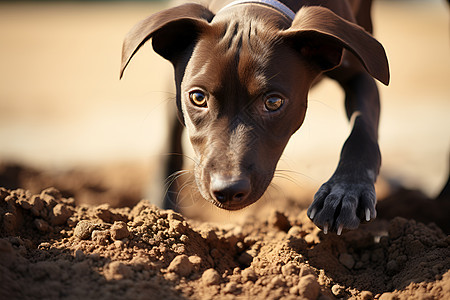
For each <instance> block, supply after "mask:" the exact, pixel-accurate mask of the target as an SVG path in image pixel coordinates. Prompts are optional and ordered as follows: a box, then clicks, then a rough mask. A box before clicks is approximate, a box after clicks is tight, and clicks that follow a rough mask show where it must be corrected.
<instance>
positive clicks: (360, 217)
mask: <svg viewBox="0 0 450 300" xmlns="http://www.w3.org/2000/svg"><path fill="white" fill-rule="evenodd" d="M375 203H376V197H375V189H374V186H373V184H369V183H367V184H361V183H358V184H349V183H333V182H327V183H325V184H323V185H322V186H321V188H320V189H319V191H318V192H317V193H316V195H315V196H314V201H313V203H312V204H311V206H310V207H309V209H308V212H307V214H308V217H309V218H310V219H311V220H313V222H314V223H315V224H316V225H317V226H318V227H319V228H322V229H323V231H324V233H327V232H328V231H334V232H336V233H337V234H341V233H342V231H343V230H344V229H356V228H357V227H358V226H359V224H360V222H361V221H370V220H371V219H374V218H375V217H376V210H375Z"/></svg>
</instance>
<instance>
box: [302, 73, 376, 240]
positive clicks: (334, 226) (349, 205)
mask: <svg viewBox="0 0 450 300" xmlns="http://www.w3.org/2000/svg"><path fill="white" fill-rule="evenodd" d="M348 71H349V70H345V69H344V68H342V67H341V68H338V69H337V70H335V71H332V72H330V74H328V75H329V76H330V77H332V78H334V79H336V80H338V82H339V83H340V84H341V85H342V87H343V88H344V91H345V95H346V99H345V106H346V111H347V115H348V117H349V118H350V119H351V120H352V122H353V129H352V131H351V134H350V136H349V137H348V139H347V141H346V142H345V144H344V146H343V148H342V152H341V157H340V160H339V164H338V166H337V168H336V171H335V172H334V174H333V175H332V176H331V178H330V179H329V180H328V181H327V182H326V183H325V184H323V185H322V186H321V187H320V189H319V190H318V192H317V193H316V195H315V196H314V201H313V203H312V204H311V206H310V207H309V209H308V216H309V217H310V218H311V219H312V220H313V221H314V223H315V224H316V225H317V226H319V227H320V228H322V229H323V230H324V232H325V233H326V232H327V231H328V230H333V231H337V233H338V234H341V232H342V230H343V229H344V228H347V229H355V228H357V227H358V226H359V224H360V221H361V220H365V221H369V220H370V219H373V218H375V217H376V210H375V204H376V195H375V188H374V183H375V180H376V177H377V175H378V172H379V168H380V164H381V155H380V150H379V147H378V141H377V140H378V120H379V113H380V101H379V94H378V89H377V86H376V83H375V80H374V79H373V78H372V77H371V76H370V75H369V74H367V73H365V72H364V71H361V72H357V73H354V72H350V75H349V72H348Z"/></svg>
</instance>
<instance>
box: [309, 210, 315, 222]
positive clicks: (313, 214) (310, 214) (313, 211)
mask: <svg viewBox="0 0 450 300" xmlns="http://www.w3.org/2000/svg"><path fill="white" fill-rule="evenodd" d="M316 212H317V210H316V209H315V208H313V209H311V212H310V213H309V218H310V219H311V220H314V217H315V216H316Z"/></svg>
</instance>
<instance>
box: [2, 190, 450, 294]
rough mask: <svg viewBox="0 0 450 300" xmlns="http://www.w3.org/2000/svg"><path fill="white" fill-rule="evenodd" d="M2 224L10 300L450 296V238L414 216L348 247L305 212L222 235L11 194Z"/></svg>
mask: <svg viewBox="0 0 450 300" xmlns="http://www.w3.org/2000/svg"><path fill="white" fill-rule="evenodd" d="M0 222H1V227H0V228H1V232H0V268H1V270H0V277H1V278H0V285H1V288H0V297H1V298H2V299H38V298H39V299H57V298H64V299H81V298H85V299H94V298H98V299H141V298H142V299H148V298H149V297H150V296H152V297H167V298H170V299H185V298H190V299H209V298H214V299H234V298H244V299H251V298H256V297H258V298H267V299H290V298H292V299H298V298H299V296H300V298H303V299H318V298H320V299H335V298H357V299H373V298H375V299H377V298H379V299H419V298H420V299H447V298H449V297H450V271H449V267H450V247H449V246H450V237H449V236H447V235H445V234H444V233H443V232H442V231H441V230H440V229H439V228H438V227H437V226H435V225H428V226H426V225H424V224H421V223H417V222H416V221H414V220H406V219H403V218H395V219H394V220H392V221H390V222H383V221H374V222H373V223H369V224H367V225H364V226H363V228H362V229H360V230H357V231H352V232H346V233H344V234H343V235H342V236H340V237H338V236H336V235H333V234H329V235H324V234H323V233H322V232H320V231H319V230H318V229H317V228H316V227H315V226H314V225H313V224H312V223H311V222H310V221H309V219H308V218H307V217H306V214H305V211H302V210H296V209H292V210H289V211H287V212H283V211H273V212H272V213H271V214H270V215H269V217H268V218H266V219H258V218H256V217H254V218H248V219H247V220H245V221H243V222H242V223H241V224H235V225H218V224H212V223H200V222H197V221H194V220H188V219H185V218H184V217H183V216H182V215H181V214H178V213H175V212H173V211H167V210H160V209H158V208H156V207H155V206H152V205H150V204H148V203H147V202H146V201H141V202H139V203H138V204H137V205H136V206H134V207H133V208H111V207H109V206H108V205H99V206H86V205H75V200H74V199H73V198H65V197H63V196H62V195H61V193H60V192H59V191H58V190H56V189H54V188H49V189H45V190H43V191H42V192H41V193H39V194H35V195H32V194H31V193H30V192H28V191H26V190H23V189H16V190H7V189H5V188H0Z"/></svg>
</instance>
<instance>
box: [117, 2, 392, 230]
mask: <svg viewBox="0 0 450 300" xmlns="http://www.w3.org/2000/svg"><path fill="white" fill-rule="evenodd" d="M357 24H360V25H361V26H360V25H357ZM371 27H372V25H371V21H370V1H334V0H330V1H326V0H315V1H313V0H311V1H299V0H296V1H294V0H284V1H283V2H279V1H277V0H248V1H246V0H244V1H242V0H239V1H234V2H231V1H212V2H210V3H209V4H208V5H207V6H206V5H201V4H194V3H191V4H185V5H181V6H178V7H174V8H171V9H167V10H164V11H161V12H159V13H156V14H154V15H152V16H150V17H148V18H147V19H145V20H143V21H141V22H140V23H138V24H137V25H135V27H134V28H133V29H132V30H131V31H130V32H129V33H128V35H127V37H126V38H125V41H124V45H123V53H122V55H123V56H122V67H121V76H122V75H123V72H124V69H125V68H126V66H127V64H128V63H129V62H130V60H131V58H132V57H133V55H134V54H135V53H136V52H137V51H138V49H139V48H140V47H141V46H142V45H143V44H144V43H145V42H146V41H147V40H149V39H150V38H151V39H152V44H153V48H154V50H155V51H156V52H157V53H158V54H160V55H161V56H162V57H164V58H165V59H167V60H169V61H170V62H171V63H172V64H173V67H174V69H175V82H176V101H177V106H178V110H179V116H180V118H181V120H182V122H183V123H184V124H185V126H186V128H187V130H188V133H189V137H190V140H191V143H192V146H193V148H194V151H195V153H196V156H197V159H198V161H197V163H196V166H195V178H196V182H197V185H198V188H199V190H200V192H201V194H202V196H203V197H204V198H205V199H207V200H208V201H211V202H212V203H214V204H215V205H217V206H218V207H221V208H224V209H227V210H237V209H241V208H243V207H245V206H247V205H250V204H252V203H254V202H255V201H257V200H258V199H259V198H260V197H261V196H262V195H263V194H264V192H265V190H266V189H267V187H268V185H269V184H270V182H271V180H272V177H273V174H274V171H275V168H276V165H277V163H278V160H279V158H280V156H281V154H282V152H283V150H284V148H285V146H286V144H287V142H288V141H289V138H290V136H291V135H292V134H293V133H294V132H295V131H296V130H297V129H298V128H299V127H300V126H301V125H302V122H303V119H304V117H305V113H306V107H307V95H308V91H309V89H310V87H311V86H312V85H313V83H314V82H315V81H316V80H317V79H318V77H319V76H320V75H322V74H325V75H327V76H329V77H330V78H333V79H335V80H337V81H338V82H339V84H340V85H341V86H342V87H343V89H344V91H345V94H346V98H345V107H346V111H347V115H348V117H349V118H351V119H352V121H353V130H352V132H351V134H350V136H349V137H348V139H347V141H346V142H345V144H344V146H343V149H342V153H341V158H340V161H339V164H338V167H337V169H336V171H335V173H334V174H333V175H332V176H331V178H330V180H329V181H328V182H326V183H325V184H323V185H322V186H321V187H320V189H319V191H318V192H317V193H316V195H315V198H314V202H313V203H312V205H311V206H310V208H309V209H308V216H309V217H310V218H311V219H312V220H313V221H314V223H315V224H316V225H317V226H319V227H320V228H323V230H324V232H327V231H328V230H333V231H337V233H338V234H340V233H341V232H342V230H343V229H344V228H348V229H354V228H357V227H358V225H359V223H360V220H367V221H369V220H370V219H372V218H375V216H376V211H375V204H376V196H375V190H374V182H375V180H376V177H377V174H378V171H379V167H380V161H381V156H380V151H379V147H378V142H377V139H378V119H379V112H380V106H379V96H378V90H377V86H376V83H375V81H374V79H373V78H372V76H373V77H374V78H376V79H378V80H379V81H381V82H382V83H384V84H388V82H389V67H388V62H387V58H386V54H385V52H384V49H383V47H382V46H381V44H380V43H378V42H377V41H376V40H375V39H374V38H373V37H372V36H371V34H370V33H368V32H370V31H371ZM180 128H181V126H179V125H174V127H173V128H172V131H173V133H174V137H173V143H172V147H173V149H172V151H175V152H177V151H181V148H180V138H181V129H180ZM176 168H181V162H180V161H172V166H171V169H172V170H171V171H176ZM168 201H170V199H169V200H166V206H167V204H169V206H170V204H171V203H168Z"/></svg>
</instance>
